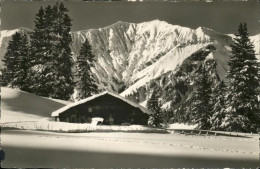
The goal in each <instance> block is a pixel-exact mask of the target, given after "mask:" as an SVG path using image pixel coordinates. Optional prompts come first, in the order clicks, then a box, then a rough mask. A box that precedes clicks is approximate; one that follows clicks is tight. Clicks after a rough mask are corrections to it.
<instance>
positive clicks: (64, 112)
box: [52, 92, 152, 125]
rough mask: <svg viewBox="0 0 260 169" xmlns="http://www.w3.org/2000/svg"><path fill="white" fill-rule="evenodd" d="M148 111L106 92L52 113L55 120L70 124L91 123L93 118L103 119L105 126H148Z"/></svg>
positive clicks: (149, 112)
mask: <svg viewBox="0 0 260 169" xmlns="http://www.w3.org/2000/svg"><path fill="white" fill-rule="evenodd" d="M149 114H152V112H151V111H149V110H148V109H146V108H144V107H142V106H140V105H139V104H136V103H134V102H132V101H129V100H127V99H126V98H124V97H121V96H119V95H117V94H114V93H111V92H104V93H101V94H98V95H95V96H92V97H89V98H86V99H83V100H80V101H78V102H75V103H72V104H70V105H67V106H65V107H63V108H61V109H59V110H57V111H55V112H53V113H52V117H54V118H55V120H59V121H62V122H70V123H91V121H92V118H96V117H101V118H103V119H104V121H103V123H102V124H104V125H122V124H126V123H127V124H140V125H146V124H147V121H148V118H149Z"/></svg>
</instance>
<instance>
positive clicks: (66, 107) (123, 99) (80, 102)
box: [51, 91, 153, 117]
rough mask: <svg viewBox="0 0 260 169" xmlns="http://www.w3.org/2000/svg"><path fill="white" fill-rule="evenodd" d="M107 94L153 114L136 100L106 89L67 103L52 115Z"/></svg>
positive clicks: (53, 115) (57, 114)
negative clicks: (135, 101) (133, 100)
mask: <svg viewBox="0 0 260 169" xmlns="http://www.w3.org/2000/svg"><path fill="white" fill-rule="evenodd" d="M106 94H108V95H111V96H113V97H116V98H118V99H120V100H122V101H124V102H126V103H128V104H130V105H131V106H133V107H137V108H140V109H141V111H142V112H144V113H146V114H153V112H151V111H150V110H148V109H146V108H144V107H143V106H141V105H139V104H137V103H134V102H132V101H130V100H128V99H126V98H124V97H122V96H120V95H117V94H115V93H112V92H109V91H105V92H103V93H100V94H97V95H94V96H91V97H88V98H86V99H83V100H80V101H77V102H75V103H72V104H69V105H67V106H65V107H62V108H60V109H58V110H56V111H54V112H52V114H51V116H52V117H55V116H59V114H60V113H63V112H64V111H66V110H68V109H70V108H72V107H75V106H77V105H80V104H83V103H86V102H88V101H91V100H94V99H96V98H98V97H100V96H104V95H106Z"/></svg>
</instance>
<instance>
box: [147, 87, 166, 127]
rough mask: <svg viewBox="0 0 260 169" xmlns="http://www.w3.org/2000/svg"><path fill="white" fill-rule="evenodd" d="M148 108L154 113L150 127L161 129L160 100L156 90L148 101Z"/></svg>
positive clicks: (150, 120)
mask: <svg viewBox="0 0 260 169" xmlns="http://www.w3.org/2000/svg"><path fill="white" fill-rule="evenodd" d="M146 107H147V108H148V109H149V110H151V111H152V112H153V115H152V116H151V117H150V119H149V123H150V125H153V126H156V127H159V126H160V124H161V122H162V117H161V108H160V104H159V98H158V95H157V92H156V90H155V89H154V90H153V93H152V95H151V97H150V99H149V100H148V101H147V105H146Z"/></svg>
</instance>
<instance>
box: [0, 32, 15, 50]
mask: <svg viewBox="0 0 260 169" xmlns="http://www.w3.org/2000/svg"><path fill="white" fill-rule="evenodd" d="M18 31H19V29H14V30H2V31H0V46H1V45H2V41H3V38H5V37H9V36H12V35H13V34H15V32H18Z"/></svg>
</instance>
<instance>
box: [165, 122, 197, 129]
mask: <svg viewBox="0 0 260 169" xmlns="http://www.w3.org/2000/svg"><path fill="white" fill-rule="evenodd" d="M196 127H197V125H188V124H184V123H173V124H169V126H168V128H167V129H191V130H192V129H195V128H196Z"/></svg>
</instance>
